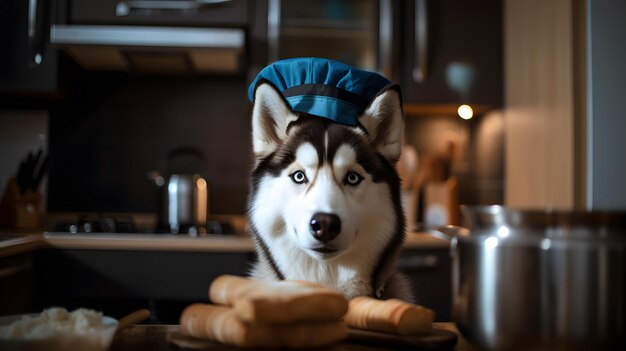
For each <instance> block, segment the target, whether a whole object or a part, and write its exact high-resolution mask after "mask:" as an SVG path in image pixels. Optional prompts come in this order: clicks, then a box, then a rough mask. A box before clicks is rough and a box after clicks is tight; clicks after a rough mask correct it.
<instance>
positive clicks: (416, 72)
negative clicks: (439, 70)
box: [412, 0, 428, 83]
mask: <svg viewBox="0 0 626 351" xmlns="http://www.w3.org/2000/svg"><path fill="white" fill-rule="evenodd" d="M414 49H415V62H414V65H413V74H412V76H413V81H415V82H416V83H423V82H425V81H426V78H428V72H427V71H428V6H427V4H426V0H415V48H414Z"/></svg>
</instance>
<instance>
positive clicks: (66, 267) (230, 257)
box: [34, 249, 254, 324]
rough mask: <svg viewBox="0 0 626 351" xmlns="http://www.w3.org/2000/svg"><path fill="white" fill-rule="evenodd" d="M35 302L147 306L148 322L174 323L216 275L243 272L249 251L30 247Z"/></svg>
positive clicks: (123, 310)
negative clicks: (33, 254)
mask: <svg viewBox="0 0 626 351" xmlns="http://www.w3.org/2000/svg"><path fill="white" fill-rule="evenodd" d="M34 257H35V259H34V267H35V271H34V272H35V273H34V274H35V298H34V300H35V307H36V309H37V310H41V309H43V308H46V307H48V306H52V305H57V306H64V307H66V308H68V309H75V308H79V307H89V308H92V309H96V310H100V311H103V312H104V313H105V314H107V315H110V316H113V317H116V318H120V317H122V316H124V315H125V314H127V313H129V312H132V311H133V310H137V309H140V308H150V309H151V310H152V313H153V322H160V323H173V324H175V323H177V322H178V317H179V316H180V313H181V312H182V309H183V308H184V307H186V306H187V305H189V304H191V303H193V302H203V301H204V302H207V303H208V301H209V298H208V287H209V285H210V283H211V281H213V279H215V278H216V277H218V276H219V275H222V274H235V275H247V273H248V270H249V268H250V267H251V262H252V261H253V260H254V254H253V253H252V252H240V253H239V252H189V251H141V250H80V249H42V250H38V251H37V252H35V256H34Z"/></svg>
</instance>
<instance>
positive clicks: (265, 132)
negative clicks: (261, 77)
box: [252, 83, 298, 157]
mask: <svg viewBox="0 0 626 351" xmlns="http://www.w3.org/2000/svg"><path fill="white" fill-rule="evenodd" d="M297 118H298V117H297V116H296V115H295V114H294V113H293V112H291V110H290V109H289V107H288V106H287V104H286V102H285V100H284V99H283V97H282V96H281V95H280V93H279V92H278V91H276V89H275V88H274V87H272V86H271V85H270V84H267V83H262V84H261V85H259V86H258V87H257V88H256V91H255V93H254V108H253V110H252V146H253V149H254V154H255V155H256V156H257V157H263V156H267V155H269V154H270V153H272V152H274V150H276V148H277V147H278V145H280V143H281V141H282V140H284V139H285V138H286V137H287V132H286V131H287V126H288V125H289V123H290V122H291V121H295V120H296V119H297Z"/></svg>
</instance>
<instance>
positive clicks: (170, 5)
mask: <svg viewBox="0 0 626 351" xmlns="http://www.w3.org/2000/svg"><path fill="white" fill-rule="evenodd" d="M231 1H232V0H187V1H177V0H164V1H159V0H131V1H120V2H118V3H117V6H115V15H116V16H118V17H124V16H128V15H129V14H130V12H131V11H132V10H175V11H190V10H196V11H197V10H200V9H202V8H203V7H208V6H211V5H219V4H225V3H228V2H231Z"/></svg>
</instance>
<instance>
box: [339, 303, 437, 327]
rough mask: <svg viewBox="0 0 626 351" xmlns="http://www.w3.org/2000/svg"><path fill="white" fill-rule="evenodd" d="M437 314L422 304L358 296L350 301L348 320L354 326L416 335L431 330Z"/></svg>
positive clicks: (346, 317)
mask: <svg viewBox="0 0 626 351" xmlns="http://www.w3.org/2000/svg"><path fill="white" fill-rule="evenodd" d="M434 318H435V313H434V312H433V311H432V310H430V309H428V308H426V307H423V306H419V305H414V304H410V303H407V302H404V301H402V300H398V299H390V300H384V301H383V300H376V299H374V298H371V297H366V296H359V297H355V298H353V299H352V300H351V301H350V305H349V308H348V313H347V314H346V316H345V321H346V323H348V326H350V327H353V328H359V329H368V330H376V331H382V332H387V333H393V334H400V335H413V334H419V333H425V332H428V331H429V330H430V329H431V328H432V322H433V320H434Z"/></svg>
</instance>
